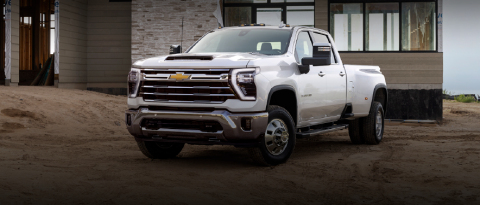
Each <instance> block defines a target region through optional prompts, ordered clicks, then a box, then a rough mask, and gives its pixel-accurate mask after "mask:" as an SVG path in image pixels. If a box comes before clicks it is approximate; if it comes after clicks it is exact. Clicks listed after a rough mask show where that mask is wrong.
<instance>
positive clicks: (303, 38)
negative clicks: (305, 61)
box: [295, 32, 313, 62]
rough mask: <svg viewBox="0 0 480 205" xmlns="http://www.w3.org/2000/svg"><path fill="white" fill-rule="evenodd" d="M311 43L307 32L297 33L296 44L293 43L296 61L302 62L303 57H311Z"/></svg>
mask: <svg viewBox="0 0 480 205" xmlns="http://www.w3.org/2000/svg"><path fill="white" fill-rule="evenodd" d="M312 51H313V45H312V40H311V39H310V34H308V32H301V33H300V34H298V38H297V44H296V45H295V54H296V57H297V61H298V62H302V58H304V57H312V56H313V55H312Z"/></svg>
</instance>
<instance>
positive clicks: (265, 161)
mask: <svg viewBox="0 0 480 205" xmlns="http://www.w3.org/2000/svg"><path fill="white" fill-rule="evenodd" d="M267 111H268V125H267V128H266V130H265V136H264V137H263V138H262V139H261V142H260V145H259V146H258V147H256V148H251V149H250V150H249V153H250V155H251V156H252V159H253V161H255V162H256V163H258V164H261V165H264V166H272V165H277V164H281V163H284V162H286V161H287V160H288V158H289V157H290V155H292V153H293V149H294V148H295V142H296V134H297V132H296V129H295V122H294V121H293V118H292V116H291V115H290V113H288V111H287V110H286V109H285V108H283V107H280V106H276V105H270V106H268V110H267Z"/></svg>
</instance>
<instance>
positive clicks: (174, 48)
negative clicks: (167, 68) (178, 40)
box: [170, 45, 182, 54]
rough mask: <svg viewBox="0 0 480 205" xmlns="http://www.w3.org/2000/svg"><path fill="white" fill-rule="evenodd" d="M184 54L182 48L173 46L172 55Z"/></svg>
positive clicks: (171, 47)
mask: <svg viewBox="0 0 480 205" xmlns="http://www.w3.org/2000/svg"><path fill="white" fill-rule="evenodd" d="M177 53H182V46H180V45H171V46H170V54H177Z"/></svg>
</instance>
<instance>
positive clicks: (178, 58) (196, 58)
mask: <svg viewBox="0 0 480 205" xmlns="http://www.w3.org/2000/svg"><path fill="white" fill-rule="evenodd" d="M165 60H166V61H211V60H213V56H168V57H167V58H166V59H165Z"/></svg>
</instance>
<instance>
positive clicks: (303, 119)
mask: <svg viewBox="0 0 480 205" xmlns="http://www.w3.org/2000/svg"><path fill="white" fill-rule="evenodd" d="M312 52H313V43H312V38H311V36H310V33H309V32H307V31H303V32H300V33H299V34H298V37H297V42H296V44H295V58H296V60H297V62H298V63H301V62H302V58H304V57H312ZM319 72H320V68H319V67H318V66H310V72H308V73H307V74H300V75H299V76H298V79H297V89H298V92H299V95H300V96H299V102H298V111H299V116H300V118H299V120H298V125H297V126H299V127H305V126H310V125H316V124H319V123H320V121H321V120H322V119H323V118H324V117H325V114H326V112H325V110H324V109H323V107H322V106H323V105H324V103H325V102H324V101H325V98H324V96H325V92H326V88H327V80H326V78H321V77H320V76H319V75H318V73H319Z"/></svg>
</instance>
